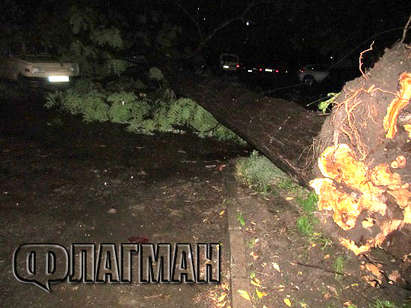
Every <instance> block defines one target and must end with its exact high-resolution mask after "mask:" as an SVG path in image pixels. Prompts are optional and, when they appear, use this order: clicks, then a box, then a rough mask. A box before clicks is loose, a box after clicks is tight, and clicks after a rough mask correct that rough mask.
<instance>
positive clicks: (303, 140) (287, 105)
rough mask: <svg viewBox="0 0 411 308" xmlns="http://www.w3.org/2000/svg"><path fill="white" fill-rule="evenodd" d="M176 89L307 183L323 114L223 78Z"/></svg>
mask: <svg viewBox="0 0 411 308" xmlns="http://www.w3.org/2000/svg"><path fill="white" fill-rule="evenodd" d="M179 89H180V90H181V92H182V93H183V95H184V96H188V97H190V98H192V99H194V100H195V101H196V102H197V103H198V104H200V105H201V106H202V107H204V108H205V109H207V110H208V111H209V112H211V113H212V114H213V115H214V117H215V118H216V119H217V120H218V121H219V122H220V123H222V124H223V125H225V126H226V127H228V128H230V129H231V130H233V131H234V132H235V133H236V134H237V135H239V136H240V137H242V138H243V139H244V140H246V141H247V142H248V143H249V144H251V145H252V146H253V147H255V148H256V149H258V150H259V151H260V152H262V153H263V154H264V155H265V156H267V157H268V158H269V159H270V160H271V161H273V162H274V163H275V164H276V165H277V166H278V167H280V168H281V169H283V170H284V171H286V172H287V173H288V174H289V175H290V176H292V177H293V178H294V179H296V180H297V181H298V182H300V183H302V184H304V185H308V182H309V180H311V178H312V176H311V165H310V162H312V161H313V157H311V156H312V154H313V152H312V148H313V147H312V143H313V137H315V136H317V135H318V134H319V132H320V130H321V125H322V123H323V122H324V120H325V117H324V116H322V115H321V114H319V113H315V112H307V111H306V110H305V109H304V108H303V107H301V106H300V105H298V104H296V103H293V102H290V101H286V100H283V99H278V98H269V97H259V96H258V95H257V94H255V93H252V92H250V91H248V90H246V89H244V88H241V87H236V86H233V85H230V83H228V82H225V81H223V80H211V81H207V82H204V83H199V84H196V83H193V82H192V81H182V82H180V85H179ZM307 157H310V159H309V160H307Z"/></svg>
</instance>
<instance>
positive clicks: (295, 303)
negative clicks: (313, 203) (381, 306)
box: [233, 187, 411, 307]
mask: <svg viewBox="0 0 411 308" xmlns="http://www.w3.org/2000/svg"><path fill="white" fill-rule="evenodd" d="M235 194H236V200H237V201H238V202H237V204H238V206H239V211H240V214H239V218H238V221H237V222H236V223H237V226H239V227H241V224H242V223H241V221H240V220H243V223H244V225H243V226H242V227H241V229H242V231H243V235H244V241H245V243H246V244H245V245H246V247H245V251H246V253H245V255H246V258H247V260H246V264H244V266H246V268H247V275H248V280H249V289H248V290H244V291H247V293H248V296H249V297H250V300H249V302H250V307H251V306H253V307H264V306H265V307H286V306H289V307H346V306H348V305H349V304H353V305H355V306H352V307H369V306H372V305H374V304H375V302H376V301H377V300H390V301H392V302H394V303H402V302H405V301H406V300H407V298H408V299H409V297H410V296H411V294H410V292H409V291H406V290H404V289H402V288H399V287H395V286H391V285H388V286H384V287H383V288H373V287H370V285H369V284H367V283H366V282H365V281H364V280H363V279H362V276H368V275H369V273H368V272H367V271H366V270H364V268H363V264H365V263H368V262H369V261H370V260H366V259H359V258H357V257H356V256H354V255H353V254H351V253H350V252H348V251H347V250H345V249H343V248H342V247H340V246H337V245H334V244H333V243H332V242H331V241H330V240H328V239H327V238H326V237H323V238H321V240H319V241H316V242H310V241H309V240H308V239H307V238H305V237H302V236H301V234H300V233H299V232H298V231H297V228H296V221H297V218H298V217H299V216H300V214H299V211H297V209H296V208H295V207H293V206H290V204H289V203H288V202H287V201H285V200H284V199H283V198H282V197H280V196H279V195H276V194H274V195H272V194H269V195H267V194H266V195H260V194H256V193H255V192H254V191H252V190H249V189H248V188H245V187H242V188H241V187H237V188H236V192H235ZM291 195H292V194H290V196H291ZM240 216H241V217H242V218H241V219H240ZM377 255H378V251H375V252H374V254H373V258H375V260H376V259H379V260H380V261H381V260H382V259H381V256H382V255H385V254H384V253H381V254H380V256H379V257H377ZM393 261H394V260H393V258H389V259H387V256H386V255H385V262H388V263H390V262H393ZM235 291H236V290H233V292H235ZM237 292H238V290H237Z"/></svg>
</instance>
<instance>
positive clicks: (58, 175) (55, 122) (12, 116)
mask: <svg viewBox="0 0 411 308" xmlns="http://www.w3.org/2000/svg"><path fill="white" fill-rule="evenodd" d="M1 110H2V113H1V139H0V144H1V146H0V149H1V151H0V153H1V154H0V155H1V159H0V161H1V163H0V166H1V168H0V170H1V173H0V174H1V177H0V187H1V195H0V225H1V228H0V238H1V242H2V245H1V247H0V267H1V270H2V273H3V281H2V283H1V285H0V303H1V305H0V306H2V307H18V306H19V307H22V306H25V307H47V306H49V307H55V306H57V305H64V306H65V307H69V306H75V307H86V306H100V307H108V306H112V307H191V306H193V305H194V304H195V305H197V306H199V307H210V302H209V296H208V294H209V292H211V291H212V290H213V289H215V288H220V286H219V285H218V286H216V285H212V284H210V285H196V284H191V285H190V284H183V285H179V284H177V285H163V284H159V285H142V284H134V285H108V284H107V285H91V286H90V285H86V284H67V283H59V284H56V285H53V286H52V293H51V294H48V293H47V292H44V291H42V290H41V289H39V288H38V287H37V286H34V285H32V284H23V283H19V282H18V281H17V280H16V279H15V278H14V277H13V275H12V266H11V260H12V254H13V251H14V250H15V249H16V248H17V247H18V246H19V245H21V244H23V243H58V244H61V245H63V246H65V247H69V245H70V244H72V243H103V242H105V243H127V242H136V241H137V242H141V241H144V242H146V241H147V242H150V243H193V244H195V243H221V245H222V247H224V248H223V249H222V283H227V276H228V268H229V266H228V263H227V262H228V258H227V255H228V253H229V251H228V250H227V249H225V248H226V247H228V244H227V236H228V235H227V222H226V219H225V215H220V212H221V211H222V210H223V209H224V204H223V200H224V193H223V192H222V191H223V188H222V185H223V182H222V175H221V172H220V171H219V169H218V167H219V166H220V165H222V164H224V161H225V160H227V159H228V158H230V157H231V156H232V155H238V154H241V153H243V154H246V152H244V151H245V149H244V148H241V147H239V146H237V145H232V144H223V143H219V142H217V141H213V140H203V139H199V138H197V137H195V136H193V135H190V134H186V135H160V136H141V135H131V134H128V133H126V132H125V130H124V128H123V127H121V126H116V125H113V124H105V123H103V124H85V123H83V122H82V121H81V119H78V118H75V117H71V116H68V115H60V114H58V113H57V112H55V111H45V110H43V109H42V107H41V101H39V100H35V99H33V100H31V101H27V102H19V103H13V104H3V105H1ZM141 239H144V240H141Z"/></svg>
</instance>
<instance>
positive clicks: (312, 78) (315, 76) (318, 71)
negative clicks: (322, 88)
mask: <svg viewBox="0 0 411 308" xmlns="http://www.w3.org/2000/svg"><path fill="white" fill-rule="evenodd" d="M329 74H330V72H329V71H328V69H326V68H324V67H323V66H321V65H318V64H308V65H305V66H304V67H303V68H301V69H300V70H299V72H298V79H299V80H300V81H301V82H304V83H305V84H307V85H309V86H311V85H313V84H314V83H315V82H317V83H320V82H322V81H323V80H324V79H325V78H327V77H328V75H329Z"/></svg>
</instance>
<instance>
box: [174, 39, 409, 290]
mask: <svg viewBox="0 0 411 308" xmlns="http://www.w3.org/2000/svg"><path fill="white" fill-rule="evenodd" d="M371 50H372V48H370V50H367V51H371ZM362 56H363V53H361V55H360V59H359V69H360V71H361V73H362V76H361V77H359V78H357V79H355V80H353V81H351V82H348V83H347V84H346V85H345V86H344V88H343V90H342V92H341V94H340V95H339V96H338V98H337V99H336V100H335V101H334V107H333V111H332V113H331V114H330V115H329V116H328V117H323V116H321V115H320V114H318V113H314V112H308V111H305V110H304V109H303V108H302V107H300V106H299V105H297V104H294V103H292V102H288V101H284V100H281V99H274V98H267V97H259V96H258V95H256V94H254V93H251V92H249V91H247V90H245V89H243V88H241V87H238V86H237V87H235V86H230V85H229V84H227V83H226V82H224V81H221V80H209V81H205V82H198V83H197V82H193V81H180V83H179V87H178V88H179V89H180V92H181V94H183V95H186V96H189V97H191V98H193V99H195V100H196V101H197V102H198V103H199V104H201V105H202V106H203V107H204V108H205V109H207V110H208V111H210V112H211V113H212V114H213V115H214V116H215V117H216V118H217V120H219V121H220V122H221V123H222V124H224V125H225V126H227V127H229V128H230V129H231V130H233V131H234V132H236V133H237V134H238V135H240V136H241V137H242V138H243V139H245V140H246V141H248V142H249V143H250V144H251V145H253V146H254V147H255V148H257V149H258V150H259V151H260V152H262V153H263V154H265V155H266V156H267V157H268V158H269V159H270V160H271V161H273V162H274V163H275V164H276V165H277V166H278V167H280V168H282V169H283V170H284V171H285V172H287V173H288V174H290V175H291V176H292V177H294V178H295V179H296V180H298V181H299V182H300V183H303V184H305V185H310V186H311V187H312V188H314V190H315V191H316V193H317V194H318V196H319V209H320V210H321V215H320V217H321V220H322V222H323V226H324V228H325V229H328V232H327V233H328V234H332V235H333V236H334V237H335V238H336V239H337V240H338V241H339V242H340V243H341V244H342V245H344V246H345V247H347V248H348V249H350V250H351V251H353V252H354V253H355V254H356V255H359V254H364V253H365V252H368V251H369V250H370V249H371V248H373V247H384V248H385V249H386V250H388V251H389V252H390V253H392V254H393V255H394V256H396V257H398V258H402V261H401V262H402V263H401V271H402V273H403V275H402V277H407V275H408V277H411V272H410V268H411V267H410V262H411V236H410V234H411V231H410V230H411V227H410V226H411V192H410V190H411V188H410V182H411V104H409V100H410V97H411V49H410V48H409V47H408V46H407V45H404V44H401V43H399V44H397V45H395V46H394V47H393V48H391V49H390V50H386V52H385V55H384V56H383V57H382V58H381V59H380V60H379V61H378V62H377V63H376V64H375V66H374V67H373V68H372V69H370V70H369V71H367V72H366V73H365V72H363V71H362V68H361V66H362V63H361V61H362ZM387 279H388V278H387ZM406 279H409V278H398V277H397V276H396V277H394V276H391V278H389V280H392V281H394V282H398V283H401V284H404V283H405V284H406V285H408V286H409V285H411V281H407V280H406Z"/></svg>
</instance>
